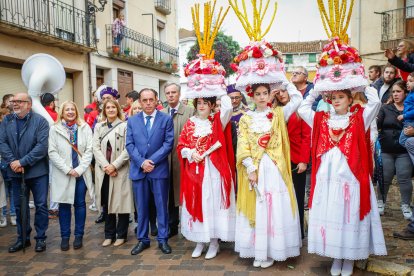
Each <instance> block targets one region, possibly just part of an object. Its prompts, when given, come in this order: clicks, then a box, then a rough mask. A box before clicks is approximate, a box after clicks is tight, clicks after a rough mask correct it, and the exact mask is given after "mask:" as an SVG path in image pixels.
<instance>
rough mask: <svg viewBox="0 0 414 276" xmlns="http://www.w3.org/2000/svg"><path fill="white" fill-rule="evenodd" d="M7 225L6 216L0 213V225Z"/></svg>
mask: <svg viewBox="0 0 414 276" xmlns="http://www.w3.org/2000/svg"><path fill="white" fill-rule="evenodd" d="M6 226H7V218H6V217H5V216H3V215H0V227H1V228H3V227H6Z"/></svg>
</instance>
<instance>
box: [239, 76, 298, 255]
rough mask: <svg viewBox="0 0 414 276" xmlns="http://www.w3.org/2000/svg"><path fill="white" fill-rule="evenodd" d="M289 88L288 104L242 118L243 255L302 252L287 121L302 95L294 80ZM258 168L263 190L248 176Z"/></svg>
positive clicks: (240, 172) (241, 248)
mask: <svg viewBox="0 0 414 276" xmlns="http://www.w3.org/2000/svg"><path fill="white" fill-rule="evenodd" d="M288 92H289V95H290V97H291V101H290V102H289V103H288V104H287V105H286V106H284V107H276V108H275V109H270V108H268V109H266V110H264V111H262V112H259V111H248V112H246V114H245V115H244V116H243V117H242V118H241V119H240V123H239V131H240V135H239V139H238V144H237V173H238V194H237V195H238V197H237V219H236V229H237V231H236V243H235V251H236V252H239V253H240V257H242V258H255V260H258V261H266V260H268V259H269V258H271V259H274V260H277V261H283V260H286V259H287V258H289V257H294V256H298V255H299V254H300V247H301V246H302V241H301V233H300V223H299V214H298V207H297V202H296V197H295V191H294V188H293V183H292V174H291V167H290V152H289V151H290V147H289V138H288V134H287V129H286V121H287V120H288V119H289V117H290V115H291V114H293V112H295V110H296V109H297V108H298V106H299V104H300V102H301V100H302V96H301V95H300V94H299V92H298V91H297V90H296V88H294V86H293V85H292V84H289V85H288ZM253 171H256V173H257V175H258V184H257V190H258V191H259V193H257V192H255V190H253V189H250V187H249V182H248V174H249V173H251V172H253ZM259 194H260V196H261V197H259V196H258V195H259Z"/></svg>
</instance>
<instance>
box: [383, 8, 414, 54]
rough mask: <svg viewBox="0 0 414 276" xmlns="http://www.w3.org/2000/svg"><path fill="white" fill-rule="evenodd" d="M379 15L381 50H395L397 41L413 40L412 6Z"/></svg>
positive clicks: (413, 11)
mask: <svg viewBox="0 0 414 276" xmlns="http://www.w3.org/2000/svg"><path fill="white" fill-rule="evenodd" d="M380 14H381V24H382V33H381V49H389V48H396V47H397V45H398V42H399V40H401V39H404V38H414V6H409V7H405V8H400V9H395V10H389V11H385V12H382V13H380Z"/></svg>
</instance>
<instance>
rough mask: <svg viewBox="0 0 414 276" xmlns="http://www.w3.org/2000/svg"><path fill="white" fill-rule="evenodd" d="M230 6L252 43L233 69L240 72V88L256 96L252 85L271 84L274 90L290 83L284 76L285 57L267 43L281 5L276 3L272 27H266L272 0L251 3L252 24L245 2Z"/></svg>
mask: <svg viewBox="0 0 414 276" xmlns="http://www.w3.org/2000/svg"><path fill="white" fill-rule="evenodd" d="M228 1H229V4H230V6H231V7H232V9H233V10H234V12H235V13H236V16H237V18H238V19H239V20H240V22H241V24H242V26H243V28H244V30H245V32H246V34H247V36H248V37H249V38H250V40H251V42H250V43H249V45H247V46H246V47H244V49H243V50H242V51H241V52H240V53H239V55H237V56H236V57H235V58H234V63H233V64H232V65H231V68H232V69H233V70H234V71H236V72H237V78H236V88H237V89H239V90H245V91H246V92H247V94H248V95H249V96H252V95H253V93H252V91H251V85H252V84H255V83H268V84H269V85H270V86H271V87H272V88H273V87H277V86H279V85H280V84H282V83H284V82H287V79H286V76H285V73H284V64H283V59H282V53H281V52H279V51H278V50H276V49H274V48H273V46H272V45H271V44H270V43H268V42H266V41H265V40H264V36H265V35H266V34H267V33H268V32H269V31H270V28H271V26H272V24H273V22H274V20H275V16H276V12H277V3H276V2H275V3H274V8H273V12H272V15H271V19H270V22H269V25H268V26H267V27H264V26H263V21H264V19H265V16H266V13H267V12H268V11H269V7H271V6H270V0H265V1H263V0H250V3H251V6H252V8H251V9H249V10H252V11H253V15H252V20H250V19H249V15H248V14H247V10H248V9H247V8H246V3H245V0H241V8H240V6H239V0H228Z"/></svg>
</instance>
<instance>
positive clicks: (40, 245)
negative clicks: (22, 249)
mask: <svg viewBox="0 0 414 276" xmlns="http://www.w3.org/2000/svg"><path fill="white" fill-rule="evenodd" d="M45 250H46V241H45V240H36V246H35V251H36V252H43V251H45Z"/></svg>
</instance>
